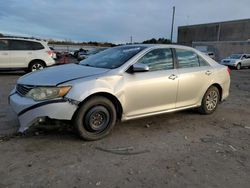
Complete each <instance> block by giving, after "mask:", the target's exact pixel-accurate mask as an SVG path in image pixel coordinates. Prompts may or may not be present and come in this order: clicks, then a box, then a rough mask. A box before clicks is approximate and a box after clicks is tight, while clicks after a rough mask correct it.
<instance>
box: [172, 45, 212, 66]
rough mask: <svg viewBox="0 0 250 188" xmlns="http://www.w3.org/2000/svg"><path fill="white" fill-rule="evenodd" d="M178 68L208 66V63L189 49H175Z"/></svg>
mask: <svg viewBox="0 0 250 188" xmlns="http://www.w3.org/2000/svg"><path fill="white" fill-rule="evenodd" d="M176 56H177V59H178V67H179V68H191V67H202V66H209V63H208V62H207V61H206V60H205V59H203V58H202V57H200V56H198V55H197V54H196V53H195V52H193V51H191V50H183V49H176Z"/></svg>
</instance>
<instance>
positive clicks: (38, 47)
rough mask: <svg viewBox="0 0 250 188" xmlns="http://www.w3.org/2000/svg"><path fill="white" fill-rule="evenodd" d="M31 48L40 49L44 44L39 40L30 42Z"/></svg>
mask: <svg viewBox="0 0 250 188" xmlns="http://www.w3.org/2000/svg"><path fill="white" fill-rule="evenodd" d="M30 43H31V45H32V49H33V50H42V49H44V46H43V45H42V44H41V43H39V42H30Z"/></svg>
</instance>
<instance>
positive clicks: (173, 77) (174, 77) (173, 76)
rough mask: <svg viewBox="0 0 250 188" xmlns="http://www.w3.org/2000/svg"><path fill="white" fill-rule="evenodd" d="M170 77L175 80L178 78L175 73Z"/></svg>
mask: <svg viewBox="0 0 250 188" xmlns="http://www.w3.org/2000/svg"><path fill="white" fill-rule="evenodd" d="M168 78H169V79H171V80H175V79H176V78H178V76H176V75H175V74H171V75H170V76H169V77H168Z"/></svg>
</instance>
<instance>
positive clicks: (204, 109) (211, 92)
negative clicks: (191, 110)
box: [198, 86, 220, 114]
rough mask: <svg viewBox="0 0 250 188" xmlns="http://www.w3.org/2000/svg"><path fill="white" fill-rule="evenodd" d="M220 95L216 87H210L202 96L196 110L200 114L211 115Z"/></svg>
mask: <svg viewBox="0 0 250 188" xmlns="http://www.w3.org/2000/svg"><path fill="white" fill-rule="evenodd" d="M219 100H220V93H219V90H218V89H217V87H215V86H211V87H210V88H209V89H208V90H207V92H206V93H205V95H204V96H203V99H202V103H201V106H200V108H199V109H198V110H199V112H200V113H201V114H212V113H213V112H214V111H215V110H216V108H217V106H218V103H219Z"/></svg>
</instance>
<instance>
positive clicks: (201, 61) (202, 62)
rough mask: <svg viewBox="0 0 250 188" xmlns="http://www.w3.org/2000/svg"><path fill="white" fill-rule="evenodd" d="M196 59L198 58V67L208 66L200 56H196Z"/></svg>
mask: <svg viewBox="0 0 250 188" xmlns="http://www.w3.org/2000/svg"><path fill="white" fill-rule="evenodd" d="M198 59H199V63H200V67H204V66H210V65H209V63H208V62H207V61H206V60H205V59H203V58H202V57H201V56H198Z"/></svg>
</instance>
